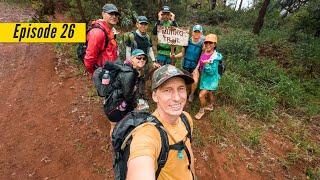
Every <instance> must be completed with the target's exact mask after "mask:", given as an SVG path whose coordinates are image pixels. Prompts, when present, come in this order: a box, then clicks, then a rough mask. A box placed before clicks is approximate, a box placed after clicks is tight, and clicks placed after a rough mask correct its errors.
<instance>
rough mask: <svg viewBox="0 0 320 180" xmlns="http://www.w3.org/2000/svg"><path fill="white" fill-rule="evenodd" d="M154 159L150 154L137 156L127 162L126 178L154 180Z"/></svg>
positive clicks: (128, 179)
mask: <svg viewBox="0 0 320 180" xmlns="http://www.w3.org/2000/svg"><path fill="white" fill-rule="evenodd" d="M154 169H155V167H154V161H153V159H152V158H151V157H150V156H139V157H136V158H134V159H131V160H130V161H129V162H128V173H127V180H141V179H144V180H155V170H154Z"/></svg>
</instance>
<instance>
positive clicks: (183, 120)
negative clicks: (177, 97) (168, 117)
mask: <svg viewBox="0 0 320 180" xmlns="http://www.w3.org/2000/svg"><path fill="white" fill-rule="evenodd" d="M180 118H181V120H182V122H183V124H184V125H185V126H186V129H187V131H188V134H187V137H188V138H189V139H190V142H192V134H191V126H190V123H189V120H188V118H187V116H186V115H185V114H184V113H182V114H181V115H180Z"/></svg>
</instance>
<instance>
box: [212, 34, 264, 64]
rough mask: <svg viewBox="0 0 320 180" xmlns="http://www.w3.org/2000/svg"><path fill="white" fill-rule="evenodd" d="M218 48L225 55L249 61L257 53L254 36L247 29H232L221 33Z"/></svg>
mask: <svg viewBox="0 0 320 180" xmlns="http://www.w3.org/2000/svg"><path fill="white" fill-rule="evenodd" d="M218 49H219V50H220V51H221V52H222V55H224V56H225V57H228V58H229V57H233V59H235V60H237V59H243V60H246V61H249V60H251V59H253V58H254V57H255V56H256V55H257V53H258V48H257V41H256V40H255V36H254V35H253V34H252V33H251V32H248V31H241V30H233V31H232V32H231V33H230V34H227V35H223V36H222V37H221V38H220V41H219V42H218Z"/></svg>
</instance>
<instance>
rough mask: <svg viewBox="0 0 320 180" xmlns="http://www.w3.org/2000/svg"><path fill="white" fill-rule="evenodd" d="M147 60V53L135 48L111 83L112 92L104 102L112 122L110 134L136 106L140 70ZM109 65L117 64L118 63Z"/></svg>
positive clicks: (105, 109) (106, 112)
mask: <svg viewBox="0 0 320 180" xmlns="http://www.w3.org/2000/svg"><path fill="white" fill-rule="evenodd" d="M146 62H147V56H146V54H145V53H144V52H143V51H142V50H141V49H135V50H134V51H133V52H132V55H131V58H130V60H129V61H125V63H124V64H123V65H121V66H119V68H120V70H119V72H118V73H117V75H116V77H115V79H114V82H113V83H112V84H111V86H112V88H113V89H112V92H111V94H110V95H108V96H106V99H105V102H104V111H105V114H106V115H107V117H108V119H109V121H110V124H111V128H110V134H111V133H112V130H113V128H114V126H115V124H116V123H117V122H119V121H120V120H121V119H122V118H123V117H124V116H125V115H126V114H127V113H128V112H130V111H132V110H133V109H134V108H136V106H137V97H138V96H139V95H138V94H137V93H138V91H137V86H138V84H139V83H140V82H139V81H140V80H141V79H140V73H139V71H141V70H142V69H143V67H144V66H145V64H146ZM109 65H110V66H113V65H114V66H117V63H116V64H109ZM108 68H110V67H107V69H108Z"/></svg>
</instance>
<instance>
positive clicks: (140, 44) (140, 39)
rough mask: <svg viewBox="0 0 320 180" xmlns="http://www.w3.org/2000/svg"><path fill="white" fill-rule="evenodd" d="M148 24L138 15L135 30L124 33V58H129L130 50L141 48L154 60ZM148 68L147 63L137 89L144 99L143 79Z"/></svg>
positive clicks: (143, 17)
mask: <svg viewBox="0 0 320 180" xmlns="http://www.w3.org/2000/svg"><path fill="white" fill-rule="evenodd" d="M148 24H149V22H148V19H147V18H146V17H145V16H138V17H137V23H136V27H137V30H135V31H132V32H128V33H126V34H125V36H124V37H125V38H124V41H125V44H126V59H130V56H131V52H132V51H133V50H134V49H141V50H143V51H144V53H146V55H148V56H149V57H150V59H151V60H152V62H155V57H154V53H153V50H152V41H151V38H150V36H149V34H147V30H148ZM148 70H149V67H148V64H147V65H146V66H145V67H144V71H143V72H142V77H141V78H142V81H141V85H139V91H140V94H141V95H142V97H141V98H143V99H145V97H144V95H145V94H146V92H145V81H146V80H145V79H146V77H147V75H148Z"/></svg>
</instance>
